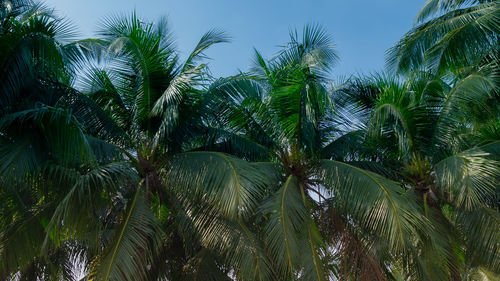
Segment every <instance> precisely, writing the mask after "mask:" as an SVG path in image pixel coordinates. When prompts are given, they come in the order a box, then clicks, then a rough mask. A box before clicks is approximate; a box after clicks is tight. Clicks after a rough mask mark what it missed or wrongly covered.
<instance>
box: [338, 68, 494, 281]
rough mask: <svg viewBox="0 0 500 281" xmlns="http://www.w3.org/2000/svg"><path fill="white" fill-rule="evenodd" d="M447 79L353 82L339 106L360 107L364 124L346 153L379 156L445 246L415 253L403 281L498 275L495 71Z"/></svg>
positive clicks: (425, 77)
mask: <svg viewBox="0 0 500 281" xmlns="http://www.w3.org/2000/svg"><path fill="white" fill-rule="evenodd" d="M445 81H446V80H444V79H441V78H440V77H439V76H434V75H431V74H428V73H414V74H413V75H411V76H410V77H409V78H408V80H407V81H405V80H401V79H400V78H388V77H384V76H375V77H373V78H371V79H364V80H363V79H360V80H357V81H356V82H353V83H352V84H350V87H347V88H346V89H344V90H343V91H342V93H343V95H342V100H344V101H345V103H344V104H346V105H348V104H350V106H351V107H352V106H354V107H357V108H358V109H359V112H360V115H359V116H360V118H362V120H364V122H365V124H367V126H366V127H365V128H363V130H362V131H363V133H362V137H361V138H359V139H358V141H357V143H351V144H350V147H348V148H347V150H348V151H349V153H348V154H346V155H357V157H358V158H359V159H360V160H362V159H363V158H367V157H368V158H369V157H372V156H373V155H377V158H378V159H377V161H378V162H379V163H381V165H383V166H384V167H386V169H388V170H392V174H393V175H395V179H396V180H398V181H400V182H402V183H404V185H405V186H406V187H407V188H409V189H410V190H412V191H413V192H415V194H416V195H417V199H418V201H417V202H419V204H420V205H422V206H423V207H424V208H425V210H426V216H427V217H428V218H429V220H430V221H432V222H433V224H434V225H435V227H436V229H438V230H439V232H440V233H441V234H442V235H443V239H444V241H447V242H446V243H444V244H442V247H443V250H444V251H441V252H433V253H430V254H429V253H428V252H427V251H422V252H416V253H414V254H416V255H417V257H416V260H420V262H419V263H420V265H418V264H417V266H414V267H413V268H412V270H411V271H409V272H407V270H406V269H405V270H404V271H405V272H403V273H402V274H401V275H402V276H412V275H413V278H415V280H424V279H425V280H427V279H429V280H435V279H436V278H437V277H436V275H435V276H433V275H432V274H433V273H438V274H439V275H437V276H439V278H438V279H440V280H447V279H450V278H451V280H462V279H464V280H467V277H466V276H467V275H468V274H479V275H481V274H482V275H484V276H487V277H484V279H483V280H494V279H495V278H496V277H495V276H497V275H498V273H499V269H500V268H499V263H498V261H499V254H500V252H499V251H498V249H499V248H498V241H499V238H500V236H499V235H500V232H499V231H498V229H500V225H499V220H498V218H499V214H500V213H499V209H498V194H499V193H498V192H499V188H500V186H499V185H498V179H499V176H500V166H499V162H498V160H499V159H500V158H499V150H498V148H499V147H498V135H497V134H496V133H493V132H495V129H494V128H497V126H498V120H499V119H498V118H499V116H498V106H499V103H498V101H499V100H498V96H497V94H496V91H497V85H498V76H497V69H491V68H488V67H480V68H479V69H477V70H476V71H474V72H471V73H469V74H468V75H467V76H466V77H464V78H462V79H460V80H458V81H452V82H451V83H446V82H445ZM370 143H375V144H376V146H370V145H366V144H370ZM340 157H345V156H344V155H340ZM419 247H421V248H424V249H425V247H426V246H425V245H422V246H419ZM439 256H441V258H437V259H436V257H439ZM415 270H416V271H417V272H415ZM478 272H479V273H478ZM481 272H482V273H481ZM497 277H498V276H497ZM488 278H490V279H488ZM405 280H406V279H405Z"/></svg>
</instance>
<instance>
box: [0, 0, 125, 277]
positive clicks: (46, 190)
mask: <svg viewBox="0 0 500 281" xmlns="http://www.w3.org/2000/svg"><path fill="white" fill-rule="evenodd" d="M0 3H1V17H0V20H1V23H2V30H1V32H0V37H1V40H0V41H1V43H0V45H1V47H0V49H1V51H0V52H1V59H0V65H1V71H0V81H1V82H0V84H1V87H0V92H1V94H0V159H1V160H0V162H1V163H2V164H1V168H0V175H1V176H0V186H1V191H0V194H1V195H0V197H1V211H0V213H1V229H2V230H1V233H0V245H1V246H0V249H1V250H0V278H1V279H2V280H4V279H6V278H7V279H9V278H10V277H12V274H14V275H15V276H16V278H17V279H19V280H34V279H36V278H47V279H58V278H62V277H67V276H69V268H68V267H67V266H66V265H67V260H68V256H70V255H71V253H74V252H75V251H78V247H79V246H78V244H77V243H74V242H73V240H74V239H75V238H77V237H79V238H81V237H83V236H85V234H86V233H87V231H88V230H89V229H88V228H87V225H85V224H82V222H83V220H82V219H79V220H74V221H73V219H76V218H85V217H87V216H93V211H95V210H96V209H98V208H100V207H101V206H102V204H101V203H102V201H103V200H98V199H99V198H96V197H95V196H84V194H85V193H86V192H90V193H91V194H93V195H96V194H99V193H101V192H102V194H105V193H106V192H108V191H109V192H110V191H112V190H116V189H117V188H118V186H120V185H125V184H128V183H129V182H133V181H134V178H133V176H130V175H133V174H131V173H130V171H131V169H129V168H128V167H127V165H126V164H125V163H121V162H119V161H114V158H110V159H105V157H104V155H103V154H100V153H99V151H98V150H97V148H98V147H99V145H98V143H97V142H95V141H93V139H92V138H90V137H89V136H88V135H87V134H86V131H85V127H84V126H82V125H81V121H82V120H83V119H82V118H80V117H83V116H77V114H75V112H74V111H73V110H72V105H73V103H72V102H70V101H75V100H81V101H86V99H85V98H84V97H83V96H82V95H80V94H79V93H78V92H76V91H74V90H72V89H70V88H68V87H67V86H66V85H67V83H69V81H71V80H72V78H73V74H74V71H73V67H72V65H74V64H77V63H78V62H79V60H80V59H81V58H82V57H83V56H82V53H81V52H80V49H79V47H78V46H79V44H80V43H78V42H72V41H71V39H72V36H73V33H72V29H71V28H70V27H69V26H68V24H67V23H66V22H65V21H64V20H62V19H59V18H57V17H55V16H54V15H53V14H52V12H51V11H50V10H49V9H46V8H45V7H44V6H43V5H40V4H36V3H33V2H31V1H2V2H0ZM103 116H104V115H103ZM91 191H92V192H91ZM73 196H80V197H85V199H86V200H89V202H93V205H92V208H89V209H86V210H80V213H79V214H78V216H77V214H76V213H75V212H73V213H72V212H65V211H66V210H65V209H64V205H66V204H74V203H75V201H74V198H76V197H73ZM55 218H58V219H60V220H64V221H65V224H66V225H69V224H70V223H69V222H74V224H72V226H74V228H72V229H71V231H69V232H66V233H56V232H50V237H49V231H48V229H49V228H50V225H51V223H52V222H53V221H55ZM95 226H96V227H97V226H98V225H95ZM59 235H60V236H62V237H64V238H66V239H64V243H60V242H59V241H61V240H58V239H56V237H57V236H59ZM87 238H89V237H87Z"/></svg>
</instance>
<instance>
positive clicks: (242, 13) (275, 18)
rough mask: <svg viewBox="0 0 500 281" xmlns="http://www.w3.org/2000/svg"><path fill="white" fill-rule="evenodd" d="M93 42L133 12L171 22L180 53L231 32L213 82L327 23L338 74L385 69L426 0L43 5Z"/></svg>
mask: <svg viewBox="0 0 500 281" xmlns="http://www.w3.org/2000/svg"><path fill="white" fill-rule="evenodd" d="M45 2H46V3H47V4H48V5H49V6H51V7H55V8H56V11H57V12H58V13H59V14H60V15H64V16H67V17H68V18H70V19H71V21H72V22H73V23H74V24H75V25H76V26H77V27H78V28H79V32H80V33H81V34H82V37H84V36H85V37H89V36H92V34H93V33H94V31H95V30H96V29H97V25H98V23H99V20H101V19H102V18H103V17H105V16H109V15H112V14H115V13H131V12H132V11H133V10H134V9H135V10H136V12H137V14H138V16H140V17H141V18H143V19H145V20H150V21H154V20H156V19H158V18H159V17H160V16H163V15H166V16H167V17H168V18H169V22H170V26H171V28H172V29H173V32H174V34H175V38H176V42H177V47H178V49H179V51H180V52H181V54H183V55H185V54H187V53H188V52H189V51H190V50H191V49H192V48H193V47H194V46H195V44H196V43H197V42H198V40H199V38H200V37H201V36H202V34H203V33H204V32H206V31H207V30H209V29H211V28H219V29H222V30H224V31H226V32H227V33H228V34H229V35H230V36H231V37H232V42H231V43H229V44H223V45H217V46H214V47H213V48H212V49H211V50H210V51H209V52H208V55H209V56H210V57H211V58H212V59H213V60H211V61H210V62H209V65H210V69H211V70H212V73H213V74H214V75H215V76H227V75H232V74H235V73H236V72H237V71H238V70H242V71H245V70H248V67H249V65H250V63H251V59H252V57H253V56H252V54H253V48H254V47H255V48H256V49H258V50H259V51H261V53H262V54H263V55H264V56H265V57H267V58H271V57H272V56H273V55H274V54H276V52H277V50H278V46H280V45H283V44H284V43H286V42H287V40H288V32H289V30H290V29H291V28H298V29H301V28H302V27H303V26H304V24H306V23H318V24H320V25H322V26H323V27H324V28H325V29H326V30H327V32H328V33H329V34H330V35H331V36H332V38H333V39H334V41H335V44H336V45H337V51H338V53H339V55H340V58H341V60H340V62H339V64H338V65H337V67H336V68H335V70H334V71H333V75H335V76H346V75H351V74H356V73H370V72H373V71H381V70H383V67H384V61H385V51H386V50H387V49H388V48H389V47H391V46H392V45H394V43H395V42H396V41H397V40H398V39H399V38H401V36H402V35H403V34H404V33H405V32H406V31H408V30H409V29H410V28H411V27H412V25H413V22H414V19H415V16H416V14H417V12H418V11H419V9H420V8H421V7H422V6H423V4H424V3H425V0H253V1H252V0H245V1H242V0H142V1H140V0H45Z"/></svg>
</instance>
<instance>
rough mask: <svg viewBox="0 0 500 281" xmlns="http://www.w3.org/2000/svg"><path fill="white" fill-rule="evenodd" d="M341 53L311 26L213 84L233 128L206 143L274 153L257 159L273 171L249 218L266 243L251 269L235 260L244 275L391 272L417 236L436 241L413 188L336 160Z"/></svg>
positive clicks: (378, 275) (257, 154)
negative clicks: (331, 79) (335, 72)
mask: <svg viewBox="0 0 500 281" xmlns="http://www.w3.org/2000/svg"><path fill="white" fill-rule="evenodd" d="M336 60H337V55H336V53H335V51H334V50H333V49H332V41H331V39H330V38H329V37H328V36H327V35H326V33H325V32H324V31H323V30H322V29H321V28H320V27H318V26H306V27H305V28H304V31H303V33H302V34H300V35H299V33H298V32H297V31H294V32H291V34H290V42H289V43H288V44H287V45H286V46H285V47H284V48H283V50H282V51H281V52H280V53H279V54H278V55H277V56H276V57H275V58H273V59H272V60H270V61H266V60H264V59H263V57H262V55H261V54H260V53H258V52H256V53H255V67H254V68H253V70H252V71H251V72H250V73H247V74H241V75H238V76H235V77H229V78H224V79H219V80H217V81H216V82H214V83H213V84H212V85H211V86H210V88H209V89H208V93H207V95H208V96H209V98H208V100H209V101H210V109H212V110H213V111H214V113H213V114H214V116H215V117H216V118H214V122H215V124H216V125H218V126H219V127H221V128H223V129H224V130H225V131H228V132H231V133H232V134H234V135H235V136H232V137H231V138H219V139H217V140H216V141H214V142H212V143H209V144H207V146H209V147H211V149H218V150H220V151H223V152H229V153H233V154H236V155H239V156H240V157H243V158H244V159H247V160H253V161H257V160H258V161H262V160H266V161H269V162H268V163H267V164H265V163H263V162H256V164H257V163H258V165H259V166H261V168H260V169H261V170H263V171H265V172H266V173H267V174H269V175H273V178H274V180H273V181H272V182H269V183H268V186H269V187H268V188H267V190H266V191H265V198H264V199H263V200H262V201H260V202H258V203H259V207H258V210H259V211H258V213H257V214H256V215H254V216H252V217H250V218H245V217H244V216H243V217H242V218H243V219H244V220H243V222H244V225H245V228H247V229H248V233H249V235H248V237H250V238H251V239H249V240H250V242H249V243H248V244H250V245H252V246H253V247H254V248H256V249H259V251H256V250H251V251H250V253H251V254H252V255H253V260H254V262H253V263H254V265H253V266H252V268H253V272H251V273H252V275H251V276H248V275H247V274H248V272H247V271H243V272H241V271H239V270H238V269H237V268H235V269H234V275H235V276H236V278H237V279H241V280H331V279H332V278H335V277H334V276H336V278H340V279H344V280H346V279H352V280H373V279H377V280H386V278H388V277H387V273H388V272H390V271H391V267H392V266H391V265H390V264H389V262H387V263H386V261H390V260H392V258H393V257H394V256H401V257H404V256H405V255H406V254H405V253H408V251H409V249H411V248H412V245H413V242H414V240H427V241H430V242H429V244H432V241H433V240H432V239H431V238H432V235H433V233H432V232H433V227H432V226H431V225H430V224H429V221H428V220H427V219H426V218H425V216H424V215H423V213H422V210H421V209H419V208H418V206H417V205H416V204H415V201H414V200H413V199H412V198H411V197H412V193H411V192H407V191H406V190H405V188H404V187H403V186H402V185H400V184H399V183H397V182H395V181H392V180H390V179H388V178H386V177H384V176H383V175H381V174H380V173H378V172H375V171H377V163H374V162H373V161H364V162H355V160H356V159H355V158H345V159H341V160H337V159H334V154H335V153H337V152H338V151H337V147H341V143H342V142H343V141H345V139H344V140H343V139H341V138H337V136H338V135H339V131H341V129H342V127H341V126H339V124H337V123H336V122H337V121H338V120H339V119H338V118H337V117H338V115H337V114H338V112H336V111H335V110H334V104H333V103H332V99H331V96H330V95H331V92H330V91H329V88H328V86H327V81H328V80H327V79H326V75H327V74H328V71H329V70H330V69H331V67H332V66H333V63H334V62H335V61H336ZM229 144H231V145H229ZM238 147H245V151H246V154H241V153H240V152H239V151H238V149H236V148H238ZM266 155H267V157H266ZM364 168H366V169H364ZM264 169H265V170H264ZM367 169H370V170H372V171H369V170H367ZM174 173H175V171H174ZM245 174H247V175H249V174H251V172H250V171H246V172H245ZM245 211H246V210H244V209H242V210H240V212H245ZM220 229H222V231H224V229H223V228H222V227H221V228H220ZM423 229H428V231H427V232H426V231H423ZM211 230H212V231H211V232H209V233H205V235H206V237H204V238H203V239H205V240H207V241H208V242H211V243H219V244H222V243H221V242H219V241H218V239H220V238H219V237H223V238H225V237H227V234H226V235H223V234H220V233H219V232H218V228H213V229H211ZM245 232H247V231H246V230H245ZM252 233H253V234H252ZM429 239H430V240H429ZM254 245H255V246H254ZM382 249H383V250H382Z"/></svg>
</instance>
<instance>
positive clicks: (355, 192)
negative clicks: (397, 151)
mask: <svg viewBox="0 0 500 281" xmlns="http://www.w3.org/2000/svg"><path fill="white" fill-rule="evenodd" d="M320 176H321V179H322V182H323V183H324V184H325V186H326V187H327V188H328V189H330V190H331V191H332V192H333V194H334V195H333V196H334V198H335V199H336V200H337V201H338V203H337V204H338V206H339V208H340V209H339V212H341V213H343V214H345V215H346V216H348V217H350V218H352V220H353V221H354V222H355V223H356V224H359V226H361V227H363V228H365V229H367V230H369V231H371V232H373V233H374V234H375V235H377V236H378V237H383V238H384V239H386V241H387V243H388V245H389V246H390V248H391V249H394V250H396V251H408V247H409V245H410V244H409V243H410V241H409V239H410V237H412V236H413V234H415V233H418V232H419V231H420V230H422V229H425V228H426V227H430V225H429V224H428V221H427V220H426V219H425V217H424V216H423V214H421V213H420V212H421V211H420V210H419V208H418V207H417V206H416V204H415V202H413V201H412V199H411V197H410V196H409V194H408V192H407V191H405V190H404V189H403V187H402V186H400V185H399V184H398V183H396V182H393V181H391V180H388V179H386V178H384V177H382V176H380V175H378V174H375V173H373V172H369V171H365V170H363V169H360V168H357V167H354V166H351V165H348V164H345V163H342V162H337V161H331V160H323V161H321V166H320Z"/></svg>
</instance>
